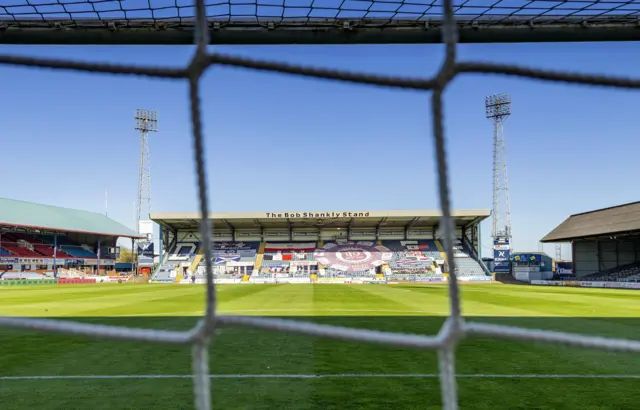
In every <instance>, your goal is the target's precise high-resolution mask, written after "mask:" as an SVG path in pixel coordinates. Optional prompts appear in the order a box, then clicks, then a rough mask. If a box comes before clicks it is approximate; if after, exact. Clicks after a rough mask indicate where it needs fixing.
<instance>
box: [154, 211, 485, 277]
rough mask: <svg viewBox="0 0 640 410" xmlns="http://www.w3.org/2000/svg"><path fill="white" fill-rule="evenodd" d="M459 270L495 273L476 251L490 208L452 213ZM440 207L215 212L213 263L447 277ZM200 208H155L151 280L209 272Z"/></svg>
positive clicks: (236, 268)
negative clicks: (156, 238)
mask: <svg viewBox="0 0 640 410" xmlns="http://www.w3.org/2000/svg"><path fill="white" fill-rule="evenodd" d="M452 215H453V217H454V221H455V225H456V244H455V249H454V255H455V257H456V268H457V274H458V276H459V277H460V278H461V280H474V281H476V280H477V281H486V280H490V278H491V272H489V270H488V269H487V267H486V266H485V265H484V263H483V262H482V261H481V260H480V259H479V258H478V254H479V249H480V232H479V230H480V222H481V221H483V220H484V219H486V218H487V217H489V215H490V211H488V210H460V211H454V212H453V213H452ZM441 217H442V213H441V212H439V211H424V210H418V211H324V212H257V213H251V212H244V213H242V212H241V213H212V214H210V215H209V220H210V221H211V224H212V226H213V234H212V235H213V238H212V239H213V250H212V256H211V258H212V259H211V264H212V265H213V273H214V275H215V280H216V281H218V282H219V283H242V282H250V283H311V282H319V283H325V282H326V283H345V282H348V283H359V282H361V283H369V282H372V283H373V282H378V283H379V282H386V281H387V280H397V281H423V282H443V281H445V280H446V277H447V276H448V273H449V267H448V263H447V256H446V254H445V252H444V248H443V246H442V243H441V241H440V237H441V234H440V229H439V222H440V219H441ZM199 218H200V214H198V213H152V214H151V219H152V220H153V221H154V222H156V223H157V224H158V225H159V226H160V240H161V242H162V245H161V251H162V250H166V254H164V255H161V257H160V259H161V263H160V266H159V268H158V269H157V270H156V273H155V274H154V276H153V277H152V281H153V282H163V283H173V282H178V283H192V282H193V283H199V282H204V280H205V265H206V261H205V260H204V259H203V256H204V255H203V247H202V246H201V244H202V238H201V234H200V232H199V223H200V219H199Z"/></svg>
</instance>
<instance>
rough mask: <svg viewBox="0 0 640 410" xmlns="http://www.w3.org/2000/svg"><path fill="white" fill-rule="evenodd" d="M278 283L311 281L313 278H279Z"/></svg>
mask: <svg viewBox="0 0 640 410" xmlns="http://www.w3.org/2000/svg"><path fill="white" fill-rule="evenodd" d="M278 283H311V278H278Z"/></svg>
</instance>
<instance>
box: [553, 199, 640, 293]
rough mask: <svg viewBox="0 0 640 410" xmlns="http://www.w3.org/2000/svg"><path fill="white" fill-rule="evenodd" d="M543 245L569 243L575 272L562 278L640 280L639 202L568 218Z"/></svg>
mask: <svg viewBox="0 0 640 410" xmlns="http://www.w3.org/2000/svg"><path fill="white" fill-rule="evenodd" d="M541 241H542V242H546V243H550V242H569V243H571V255H572V260H573V270H569V269H556V273H557V274H558V276H561V277H563V276H564V277H575V278H579V279H581V280H585V279H586V280H603V279H606V280H613V281H629V282H636V281H640V202H633V203H629V204H623V205H618V206H613V207H609V208H603V209H597V210H594V211H589V212H583V213H579V214H575V215H571V216H569V217H568V218H567V219H566V220H565V221H563V222H562V223H561V224H560V225H558V226H557V227H556V228H555V229H553V230H552V231H551V232H549V233H548V234H547V235H546V236H545V237H544V238H542V240H541Z"/></svg>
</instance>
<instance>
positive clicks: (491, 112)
mask: <svg viewBox="0 0 640 410" xmlns="http://www.w3.org/2000/svg"><path fill="white" fill-rule="evenodd" d="M485 107H486V114H487V118H489V119H490V120H492V121H493V228H492V231H491V236H492V237H493V238H494V239H497V238H506V239H511V206H510V204H509V183H508V178H507V153H506V150H505V143H504V121H505V120H506V119H507V118H508V117H509V115H510V114H511V98H510V97H509V95H508V94H498V95H492V96H489V97H486V98H485Z"/></svg>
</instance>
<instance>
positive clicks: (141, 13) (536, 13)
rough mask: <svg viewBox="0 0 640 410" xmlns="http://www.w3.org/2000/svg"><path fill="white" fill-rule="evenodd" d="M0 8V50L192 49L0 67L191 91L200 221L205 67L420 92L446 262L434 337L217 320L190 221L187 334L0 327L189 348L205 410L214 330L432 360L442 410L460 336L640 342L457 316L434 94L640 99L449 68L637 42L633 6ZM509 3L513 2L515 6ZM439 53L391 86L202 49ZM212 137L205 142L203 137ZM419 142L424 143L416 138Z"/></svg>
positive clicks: (4, 320)
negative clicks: (446, 311) (199, 281)
mask: <svg viewBox="0 0 640 410" xmlns="http://www.w3.org/2000/svg"><path fill="white" fill-rule="evenodd" d="M6 1H7V0H4V1H2V0H0V43H5V44H6V43H18V44H29V43H31V44H43V43H49V44H187V43H193V42H194V38H195V44H196V46H197V47H196V51H195V53H194V56H193V58H192V60H191V62H190V64H189V65H188V66H187V67H184V68H181V69H175V68H162V67H141V66H123V65H114V64H100V63H83V62H74V61H62V60H51V59H41V58H26V57H13V56H9V55H0V64H7V65H18V66H24V67H40V68H51V69H62V70H75V71H85V72H93V73H103V74H118V75H130V76H131V75H133V76H148V77H161V78H174V79H184V80H186V81H188V82H189V87H190V105H191V107H190V108H191V121H192V129H193V135H192V137H193V138H192V143H193V155H194V160H195V162H196V172H197V184H198V190H199V191H198V196H199V202H200V204H199V205H200V206H199V210H200V212H201V214H202V215H208V210H209V209H208V208H209V206H208V203H207V183H206V181H207V177H206V167H205V160H204V157H203V152H204V150H203V144H204V140H203V124H202V122H201V113H200V108H201V107H200V90H199V80H200V78H201V76H202V75H203V73H204V72H205V71H206V69H207V68H208V67H210V66H212V65H215V64H218V65H228V66H236V67H242V68H246V69H254V70H263V71H271V72H277V73H287V74H291V75H298V76H307V77H314V78H318V79H325V80H335V81H348V82H353V83H360V84H364V85H370V86H381V87H394V88H403V89H414V90H422V91H429V92H431V103H432V106H431V110H432V112H433V135H432V136H431V138H433V142H434V145H435V153H436V164H437V171H438V190H439V196H440V206H441V209H442V214H443V217H442V221H441V225H442V226H443V228H444V245H445V249H446V253H447V259H448V260H449V261H450V272H451V274H450V281H449V296H450V310H451V313H450V316H449V317H448V319H447V320H446V322H445V323H444V325H443V326H442V328H441V329H440V331H439V333H438V334H437V335H436V336H423V335H412V334H399V333H390V332H380V331H372V330H364V329H351V328H344V327H338V326H329V325H318V324H312V323H304V322H298V321H290V320H283V319H271V318H259V317H242V316H233V315H217V314H216V294H215V284H214V283H213V276H212V266H211V226H210V223H209V221H208V220H207V219H203V220H202V221H201V228H200V230H201V233H202V238H203V247H204V260H205V261H206V270H207V285H206V288H207V301H206V310H205V316H204V317H203V318H202V319H201V320H200V321H199V322H198V324H197V325H196V326H195V327H194V328H193V329H191V330H189V331H187V332H176V331H159V330H145V329H133V328H127V327H116V326H104V325H94V324H81V323H74V322H70V321H69V322H68V321H58V320H45V319H32V318H16V317H0V326H5V327H14V328H22V329H30V330H39V331H45V332H56V333H64V334H75V335H84V336H90V337H96V338H110V339H120V340H136V341H145V342H156V343H174V344H186V343H191V345H192V367H193V381H194V395H195V406H196V408H197V409H199V410H207V409H210V408H211V398H210V392H211V389H210V386H209V383H210V378H209V369H208V363H209V361H208V348H209V345H210V343H211V341H212V339H213V337H214V335H215V328H216V327H217V326H223V325H235V326H248V327H255V328H262V329H268V330H272V331H280V332H295V333H298V334H305V335H312V336H319V337H327V338H334V339H341V340H349V341H358V342H366V343H378V344H385V345H393V346H402V347H411V348H416V349H435V350H437V351H438V359H439V366H440V372H439V373H440V374H439V377H440V385H441V393H442V403H443V407H444V408H445V409H447V410H455V409H457V408H458V394H457V386H456V376H455V351H456V346H457V344H458V343H459V341H460V340H461V339H462V338H464V337H466V336H469V335H482V336H490V337H496V338H504V339H516V340H526V341H532V342H533V341H537V342H549V343H561V344H564V345H572V346H578V347H585V348H600V349H606V350H611V351H626V352H636V353H638V352H640V342H638V341H632V340H624V339H611V338H601V337H591V336H583V335H579V334H569V333H562V332H552V331H542V330H529V329H521V328H517V327H510V326H500V325H491V324H483V323H474V322H470V321H466V320H464V318H463V316H462V315H461V311H460V298H459V292H458V284H457V281H456V277H455V273H454V272H455V266H454V263H455V258H454V257H453V247H452V244H453V233H454V229H453V220H452V219H451V211H450V210H451V204H450V198H449V176H448V167H447V157H446V152H445V132H444V112H443V104H442V95H443V92H444V90H445V88H446V87H447V85H448V84H449V83H450V82H451V81H452V80H453V79H454V78H455V77H456V76H457V75H460V74H463V73H482V74H502V75H509V76H518V77H527V78H531V79H538V80H546V81H556V82H564V83H575V84H584V85H600V86H607V87H618V88H633V89H636V88H640V79H629V78H619V77H611V76H604V75H603V76H599V75H584V74H571V73H563V72H553V71H548V70H538V69H532V68H527V67H518V66H511V65H500V64H491V63H475V62H460V61H457V59H456V46H457V44H458V42H459V41H464V42H499V41H505V42H507V41H508V42H514V41H587V40H589V41H596V40H599V41H612V40H618V41H619V40H638V39H640V31H639V30H638V29H637V24H638V17H637V13H638V10H639V8H640V2H639V1H625V2H623V1H615V0H613V1H608V2H606V3H602V2H596V1H592V2H583V1H580V2H578V1H574V0H565V1H555V2H548V1H537V0H533V1H524V0H523V1H522V2H515V3H514V2H509V3H505V2H503V1H500V0H498V1H497V2H482V1H481V0H469V1H464V2H461V3H459V4H456V5H454V4H453V2H452V0H444V1H442V2H427V3H417V2H412V1H406V0H398V1H390V0H372V1H355V0H354V1H342V2H334V1H332V0H318V1H312V0H309V1H307V2H300V3H298V4H299V5H297V6H295V5H284V3H283V2H280V1H276V0H259V1H257V2H255V1H253V2H250V1H248V2H246V3H235V2H233V3H232V2H229V3H216V4H207V3H205V1H204V0H197V1H196V2H195V4H191V3H188V2H184V1H182V0H180V1H175V2H174V1H173V0H172V1H169V0H159V1H155V2H147V1H142V0H122V1H118V2H115V1H109V0H95V1H91V2H90V1H89V0H70V1H62V0H37V2H31V1H29V2H27V0H12V2H11V3H5V2H6ZM514 4H516V5H514ZM294 42H295V43H410V42H413V43H429V42H443V43H445V45H446V47H445V59H444V63H443V64H442V66H441V68H440V70H439V71H438V73H437V74H436V75H435V76H434V77H431V78H399V77H384V76H374V75H362V74H357V73H349V72H341V71H336V70H326V69H322V68H317V67H301V66H292V65H285V64H279V63H275V62H269V61H254V60H250V59H246V58H236V57H232V56H227V55H222V54H218V53H215V52H214V53H211V52H209V51H208V50H207V48H206V46H207V45H208V44H211V43H236V44H239V43H242V44H267V43H272V44H276V43H280V44H284V43H294ZM214 137H215V136H214ZM425 137H426V136H425Z"/></svg>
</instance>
